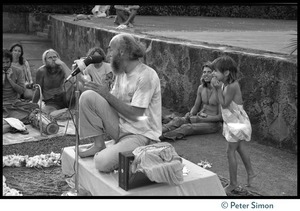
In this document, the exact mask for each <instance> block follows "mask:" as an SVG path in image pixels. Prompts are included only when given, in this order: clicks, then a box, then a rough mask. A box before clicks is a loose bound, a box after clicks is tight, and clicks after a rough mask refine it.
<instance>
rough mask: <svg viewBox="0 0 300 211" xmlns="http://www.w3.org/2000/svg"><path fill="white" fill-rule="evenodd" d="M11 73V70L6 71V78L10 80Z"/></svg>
mask: <svg viewBox="0 0 300 211" xmlns="http://www.w3.org/2000/svg"><path fill="white" fill-rule="evenodd" d="M12 74H13V71H8V73H7V79H8V80H12V79H11V76H12Z"/></svg>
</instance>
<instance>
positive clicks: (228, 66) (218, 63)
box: [212, 56, 237, 84]
mask: <svg viewBox="0 0 300 211" xmlns="http://www.w3.org/2000/svg"><path fill="white" fill-rule="evenodd" d="M212 67H213V69H214V70H216V69H218V70H220V72H221V73H224V72H225V71H226V70H229V75H228V79H227V83H229V84H231V83H233V82H234V81H235V80H237V64H236V62H235V61H234V60H233V59H232V58H231V57H230V56H221V57H219V58H216V59H215V60H214V61H213V62H212Z"/></svg>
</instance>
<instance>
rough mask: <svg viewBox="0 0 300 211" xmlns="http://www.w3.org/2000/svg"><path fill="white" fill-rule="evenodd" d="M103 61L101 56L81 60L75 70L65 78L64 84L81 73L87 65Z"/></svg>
mask: <svg viewBox="0 0 300 211" xmlns="http://www.w3.org/2000/svg"><path fill="white" fill-rule="evenodd" d="M103 60H104V58H103V57H102V56H89V57H87V58H86V59H84V60H83V62H82V63H81V64H80V63H78V65H79V66H77V67H76V68H75V70H74V71H73V72H72V73H71V75H69V76H68V77H67V79H66V80H65V83H66V82H67V81H69V80H70V78H72V77H73V76H75V75H77V74H78V73H80V72H81V71H83V70H84V69H85V68H86V67H87V66H89V64H94V63H100V62H102V61H103Z"/></svg>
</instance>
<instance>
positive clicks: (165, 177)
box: [131, 142, 183, 185]
mask: <svg viewBox="0 0 300 211" xmlns="http://www.w3.org/2000/svg"><path fill="white" fill-rule="evenodd" d="M132 153H133V154H134V156H135V158H134V161H133V163H132V165H131V166H132V173H136V172H137V171H141V172H143V173H144V174H146V175H147V177H148V178H149V179H150V180H151V181H155V182H157V183H168V184H170V185H179V184H181V183H182V182H183V173H182V169H183V164H182V159H181V157H179V155H178V154H177V153H176V151H175V149H174V147H173V146H172V145H171V144H169V143H167V142H162V143H156V144H151V145H147V146H141V147H137V148H136V149H135V150H134V151H133V152H132Z"/></svg>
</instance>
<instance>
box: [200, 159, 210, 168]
mask: <svg viewBox="0 0 300 211" xmlns="http://www.w3.org/2000/svg"><path fill="white" fill-rule="evenodd" d="M197 165H198V166H200V167H202V168H204V169H210V168H211V167H212V163H210V162H208V161H207V160H205V161H203V160H201V162H200V163H197Z"/></svg>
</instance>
